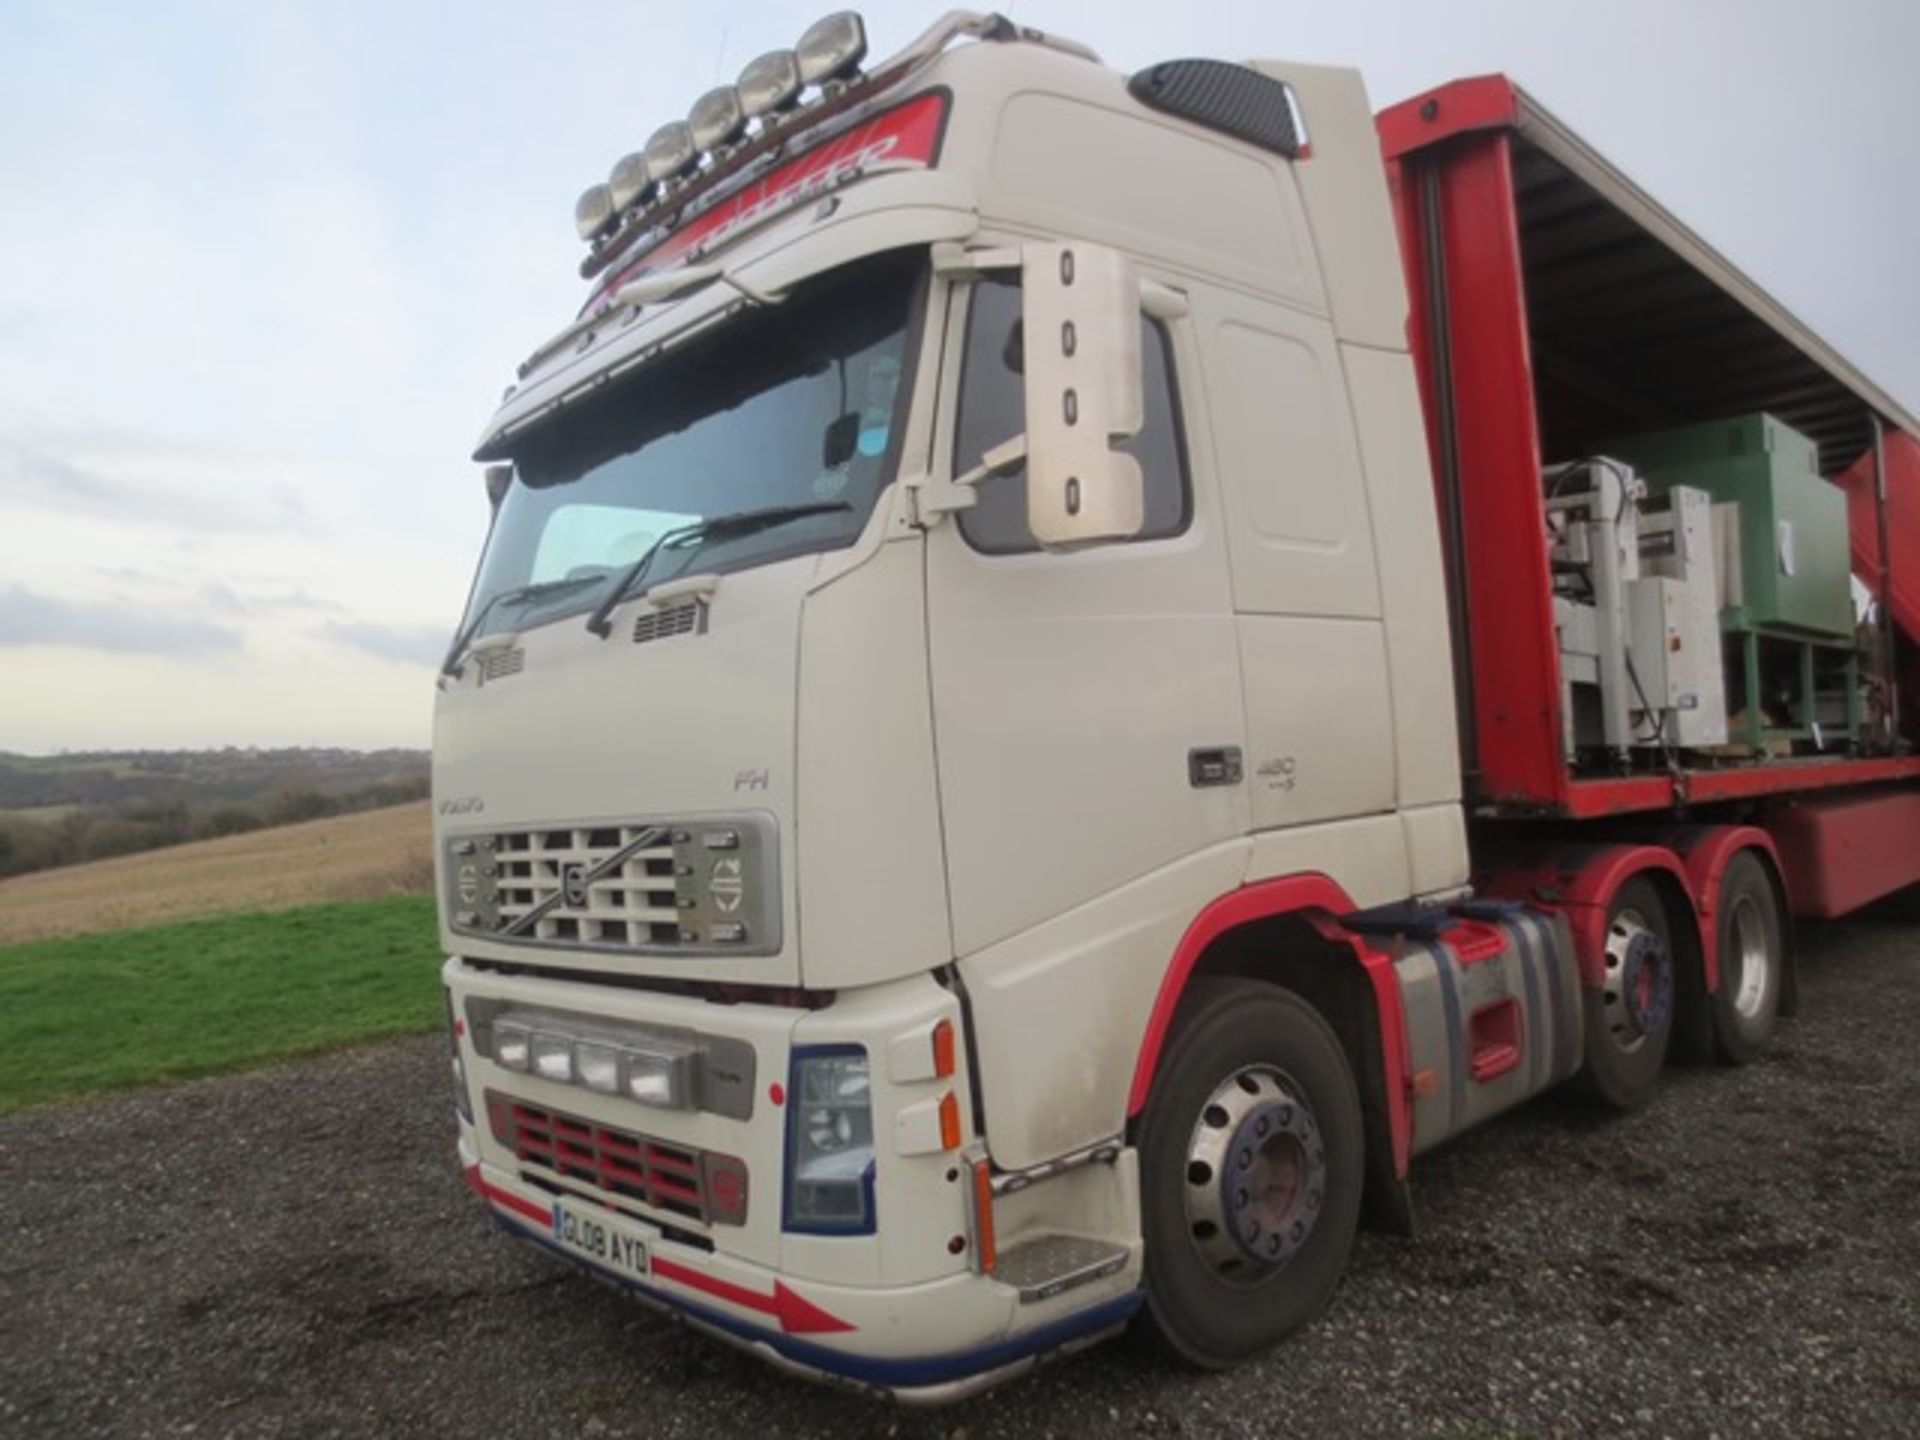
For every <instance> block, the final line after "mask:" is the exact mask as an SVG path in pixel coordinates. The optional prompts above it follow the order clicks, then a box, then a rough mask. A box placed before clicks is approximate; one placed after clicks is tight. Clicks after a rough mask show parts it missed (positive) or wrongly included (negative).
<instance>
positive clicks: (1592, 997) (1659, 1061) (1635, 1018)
mask: <svg viewBox="0 0 1920 1440" xmlns="http://www.w3.org/2000/svg"><path fill="white" fill-rule="evenodd" d="M1602 960H1603V966H1602V973H1601V979H1600V987H1599V989H1597V990H1596V989H1588V990H1587V991H1586V992H1585V1005H1584V1007H1583V1008H1584V1010H1585V1025H1586V1040H1587V1065H1586V1071H1585V1080H1586V1084H1587V1087H1588V1088H1589V1089H1590V1090H1592V1091H1593V1092H1594V1093H1595V1094H1596V1095H1598V1096H1599V1097H1600V1098H1601V1099H1602V1100H1604V1101H1605V1102H1606V1103H1607V1104H1609V1105H1611V1106H1613V1107H1614V1108H1615V1109H1617V1110H1632V1109H1635V1108H1637V1107H1639V1106H1641V1105H1644V1104H1646V1102H1647V1101H1648V1100H1650V1099H1652V1098H1653V1090H1654V1086H1655V1085H1656V1084H1657V1083H1658V1082H1659V1079H1660V1071H1661V1068H1662V1067H1663V1066H1664V1065H1665V1064H1666V1060H1667V1043H1668V1041H1669V1040H1670V1039H1671V1038H1672V1036H1673V991H1674V973H1673V967H1674V953H1673V924H1672V919H1671V917H1670V916H1669V915H1668V914H1667V903H1666V901H1665V899H1664V898H1663V897H1662V896H1661V894H1660V891H1659V889H1658V888H1657V887H1656V886H1655V885H1654V883H1653V882H1652V881H1651V880H1649V879H1647V878H1645V877H1644V876H1637V877H1635V878H1634V879H1632V880H1629V881H1627V883H1626V884H1624V885H1622V886H1621V887H1620V888H1619V890H1617V891H1616V892H1615V893H1614V897H1613V903H1612V904H1611V905H1610V906H1608V907H1607V930H1606V939H1605V951H1604V954H1603V956H1602Z"/></svg>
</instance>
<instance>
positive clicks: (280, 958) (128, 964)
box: [0, 837, 443, 1112]
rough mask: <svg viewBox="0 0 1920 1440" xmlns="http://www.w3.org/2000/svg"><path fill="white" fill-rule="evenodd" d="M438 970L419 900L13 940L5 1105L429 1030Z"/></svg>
mask: <svg viewBox="0 0 1920 1440" xmlns="http://www.w3.org/2000/svg"><path fill="white" fill-rule="evenodd" d="M248 838H249V839H251V838H255V837H248ZM141 858H142V860H144V861H146V862H147V863H152V860H153V857H144V856H143V857H141ZM439 967H440V953H439V945H438V937H437V934H436V931H435V928H434V916H433V901H432V899H431V898H429V897H425V896H413V895H409V896H391V897H388V898H385V899H379V900H361V901H351V902H345V903H336V904H327V905H309V906H304V907H301V908H299V909H293V910H284V911H280V912H278V913H270V914H262V913H250V914H242V915H225V916H219V917H216V918H212V919H202V920H188V921H183V922H179V923H175V924H170V925H155V926H149V927H146V928H142V929H136V930H122V931H118V932H116V933H113V934H107V935H77V936H71V937H68V938H64V939H57V940H41V941H37V942H34V943H31V944H26V945H15V946H12V947H10V948H8V949H3V950H0V1112H5V1111H8V1110H16V1109H19V1108H21V1107H22V1106H26V1105H36V1104H41V1103H44V1102H46V1101H50V1100H63V1099H73V1098H78V1097H81V1096H86V1095H95V1094H100V1093H103V1092H106V1091H110V1090H121V1089H125V1088H128V1087H130V1086H135V1085H145V1084H149V1083H151V1082H153V1081H156V1080H180V1079H186V1078H188V1077H191V1076H195V1075H210V1074H215V1073H218V1072H220V1071H226V1070H238V1069H242V1068H245V1067H247V1066H251V1065H258V1064H261V1063H263V1062H265V1061H269V1060H276V1059H280V1058H283V1057H288V1056H294V1055H306V1054H312V1053H314V1052H316V1051H321V1050H330V1049H334V1048H337V1047H339V1046H341V1045H346V1044H350V1043H353V1042H356V1041H361V1040H372V1039H378V1038H381V1037H384V1036H390V1035H401V1034H407V1033H410V1032H415V1031H421V1030H428V1029H431V1028H433V1027H434V1026H436V1025H439V1024H441V1023H442V1022H443V1010H442V1005H441V999H440V982H439Z"/></svg>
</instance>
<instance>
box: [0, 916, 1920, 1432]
mask: <svg viewBox="0 0 1920 1440" xmlns="http://www.w3.org/2000/svg"><path fill="white" fill-rule="evenodd" d="M1804 939H1805V943H1804V947H1803V950H1804V953H1803V961H1802V993H1803V1015H1802V1017H1801V1018H1800V1019H1798V1020H1796V1021H1793V1022H1789V1023H1788V1024H1787V1026H1786V1027H1785V1028H1784V1030H1783V1033H1782V1035H1781V1037H1780V1040H1779V1042H1778V1043H1777V1046H1776V1049H1775V1051H1774V1053H1773V1054H1772V1056H1771V1057H1770V1058H1769V1059H1768V1060H1767V1061H1766V1062H1764V1063H1762V1064H1760V1065H1758V1066H1756V1067H1753V1068H1750V1069H1747V1070H1743V1071H1720V1072H1717V1073H1710V1072H1686V1071H1682V1072H1678V1073H1675V1074H1673V1075H1672V1076H1671V1077H1670V1080H1669V1083H1668V1084H1667V1085H1666V1087H1665V1089H1664V1090H1663V1092H1662V1094H1661V1096H1660V1098H1659V1099H1658V1100H1657V1101H1656V1102H1655V1103H1654V1104H1653V1105H1652V1106H1651V1107H1650V1108H1649V1109H1648V1110H1646V1111H1645V1112H1643V1113H1641V1114H1639V1115H1636V1116H1633V1117H1631V1118H1628V1119H1624V1120H1619V1119H1611V1118H1606V1117H1602V1116H1599V1115H1596V1114H1594V1113H1592V1112H1590V1111H1587V1110H1584V1109H1582V1108H1581V1107H1580V1106H1579V1105H1577V1104H1576V1103H1574V1102H1572V1101H1570V1100H1566V1099H1560V1098H1556V1097H1548V1098H1547V1099H1545V1100H1543V1101H1541V1102H1539V1103H1536V1104H1534V1105H1532V1106H1530V1107H1527V1108H1526V1109H1525V1110H1523V1111H1522V1112H1520V1113H1519V1114H1517V1115H1514V1116H1511V1117H1508V1118H1506V1119H1504V1120H1502V1121H1498V1122H1495V1123H1494V1124H1493V1125H1492V1126H1490V1127H1489V1128H1487V1129H1485V1130H1483V1131H1480V1132H1478V1133H1476V1134H1474V1135H1472V1136H1470V1137H1468V1138H1466V1139H1464V1140H1463V1141H1461V1142H1459V1143H1458V1144H1456V1145H1454V1146H1452V1147H1450V1148H1449V1149H1447V1150H1446V1151H1444V1152H1442V1153H1441V1154H1439V1155H1435V1156H1431V1157H1428V1158H1427V1159H1426V1160H1425V1161H1423V1162H1422V1163H1421V1164H1420V1165H1419V1166H1418V1167H1417V1168H1416V1172H1415V1192H1414V1193H1415V1201H1416V1205H1417V1207H1418V1210H1419V1215H1420V1220H1421V1224H1422V1228H1423V1232H1424V1233H1423V1235H1422V1237H1421V1238H1420V1239H1419V1240H1417V1241H1413V1242H1408V1241H1402V1240H1397V1239H1392V1238H1388V1237H1384V1236H1380V1235H1374V1234H1363V1235H1362V1236H1361V1239H1360V1243H1359V1246H1358V1250H1357V1253H1356V1255H1355V1257H1354V1264H1353V1270H1352V1273H1351V1274H1350V1276H1349V1278H1348V1280H1347V1282H1346V1284H1345V1285H1344V1286H1343V1288H1342V1289H1341V1291H1340V1294H1339V1296H1338V1298H1337V1299H1336V1301H1335V1304H1334V1308H1333V1310H1332V1311H1331V1312H1330V1314H1329V1315H1328V1316H1327V1317H1326V1318H1325V1319H1323V1320H1322V1321H1320V1322H1319V1323H1318V1324H1316V1325H1314V1326H1312V1327H1311V1328H1310V1329H1309V1330H1308V1331H1307V1332H1306V1333H1304V1334H1302V1335H1300V1336H1298V1337H1296V1338H1295V1339H1294V1340H1293V1341H1292V1342H1291V1343H1289V1344H1287V1345H1286V1346H1284V1347H1282V1348H1281V1349H1280V1350H1279V1351H1277V1352H1276V1353H1275V1354H1273V1355H1272V1356H1271V1357H1269V1358H1268V1359H1266V1360H1265V1361H1263V1362H1261V1363H1258V1364H1255V1365H1253V1366H1250V1367H1248V1368H1246V1369H1243V1370H1241V1371H1238V1372H1235V1373H1232V1374H1227V1375H1215V1376H1200V1375H1194V1374H1190V1373H1187V1372H1183V1371H1181V1370H1178V1369H1175V1368H1173V1367H1171V1366H1169V1365H1167V1364H1165V1363H1163V1362H1161V1361H1158V1360H1156V1359H1152V1358H1149V1357H1147V1356H1145V1355H1144V1354H1142V1353H1141V1352H1140V1351H1139V1349H1138V1348H1137V1347H1129V1346H1125V1345H1119V1346H1114V1345H1109V1346H1107V1347H1104V1348H1102V1349H1100V1350H1097V1351H1094V1352H1092V1353H1090V1354H1086V1355H1082V1356H1079V1357H1075V1358H1072V1359H1070V1360H1067V1361H1065V1362H1063V1363H1061V1364H1059V1365H1055V1366H1051V1367H1049V1368H1047V1369H1046V1370H1044V1371H1042V1372H1041V1373H1040V1374H1038V1375H1035V1376H1031V1377H1029V1378H1027V1379H1025V1380H1022V1381H1019V1382H1016V1383H1015V1384H1014V1385H1011V1386H1008V1387H1006V1388H1004V1389H1002V1390H1000V1391H998V1392H996V1393H994V1394H992V1395H989V1396H986V1397H983V1398H981V1399H978V1400H975V1401H972V1402H969V1403H967V1404H965V1405H962V1406H958V1407H955V1408H953V1409H950V1410H945V1411H940V1412H935V1413H932V1414H926V1413H921V1412H912V1411H902V1410H898V1409H895V1408H892V1407H889V1406H885V1405H881V1404H878V1403H875V1402H871V1401H865V1400H861V1399H858V1398H856V1397H852V1396H847V1395H843V1394H840V1393H837V1392H832V1391H828V1390H823V1389H819V1388H816V1387H812V1386H808V1385H805V1384H802V1383H801V1382H798V1381H793V1380H788V1379H785V1378H784V1377H781V1376H779V1375H777V1374H776V1373H774V1372H773V1371H771V1370H770V1369H768V1368H765V1367H763V1366H762V1365H760V1364H759V1363H757V1362H755V1361H753V1360H751V1359H749V1358H747V1357H745V1356H742V1355H739V1354H737V1353H735V1352H734V1351H732V1350H730V1349H728V1348H726V1347H723V1346H721V1345H719V1344H717V1343H715V1342H712V1341H709V1340H706V1339H703V1338H701V1337H698V1336H695V1335H691V1334H687V1333H685V1332H683V1331H681V1330H679V1329H677V1328H675V1327H673V1326H671V1325H669V1324H667V1323H666V1322H664V1321H663V1320H661V1319H659V1318H657V1317H655V1316H654V1315H653V1314H652V1313H651V1312H648V1311H646V1310H643V1309H642V1308H640V1307H639V1306H637V1305H634V1304H632V1303H631V1302H629V1301H625V1300H622V1299H621V1298H619V1297H618V1296H616V1295H613V1294H610V1293H608V1292H607V1291H605V1290H603V1289H601V1288H600V1287H598V1286H596V1285H593V1284H591V1283H590V1282H588V1281H586V1280H584V1279H581V1278H578V1277H577V1276H575V1275H574V1274H573V1273H572V1272H570V1271H568V1270H567V1269H565V1268H564V1267H563V1266H561V1265H560V1264H559V1263H557V1262H554V1261H550V1260H548V1259H547V1258H546V1257H544V1256H542V1255H540V1254H538V1253H535V1252H532V1251H530V1250H528V1249H526V1248H523V1247H520V1246H516V1245H512V1244H510V1243H508V1242H506V1241H505V1240H504V1239H502V1238H499V1237H497V1236H496V1235H495V1233H494V1232H493V1231H492V1229H491V1228H490V1227H489V1226H488V1225H487V1224H486V1223H485V1222H484V1220H483V1219H482V1216H481V1212H480V1210H479V1208H478V1206H477V1204H476V1203H475V1202H474V1201H472V1200H471V1198H470V1197H469V1196H468V1195H467V1193H466V1191H465V1190H464V1189H463V1187H462V1186H461V1184H460V1182H459V1178H458V1175H457V1173H456V1170H455V1167H454V1164H453V1161H452V1156H451V1146H452V1139H451V1134H450V1117H449V1116H448V1113H447V1102H446V1084H445V1069H444V1067H445V1060H444V1058H443V1057H444V1052H443V1050H442V1049H441V1043H440V1041H438V1040H437V1039H430V1040H420V1041H413V1042H408V1043H405V1044H401V1045H394V1046H387V1047H382V1048H379V1049H370V1050H364V1051H360V1052H357V1053H353V1054H347V1055H341V1056H336V1057H332V1058H329V1059H325V1060H320V1061H311V1062H306V1063H302V1064H299V1065H293V1066H287V1067H284V1068H281V1069H277V1070H273V1071H269V1072H265V1073H261V1074H255V1075H250V1076H243V1077H239V1078H232V1079H223V1080H216V1081H208V1082H203V1083H196V1084H193V1085H187V1086H182V1087H179V1088H175V1089H170V1090H164V1091H153V1092H149V1093H146V1094H143V1095H140V1096H137V1097H134V1098H132V1099H123V1100H115V1101H112V1102H105V1103H98V1104H91V1105H83V1106H75V1107H69V1108H63V1109H55V1110H43V1111H38V1112H34V1113H28V1114H23V1115H17V1116H14V1117H12V1118H10V1119H8V1120H6V1121H4V1122H0V1181H3V1183H0V1434H4V1435H8V1436H39V1435H83V1434H84V1435H174V1434H189V1433H194V1434H203V1435H205V1434H213V1435H322V1434H352V1435H370V1434H399V1435H422V1434H433V1433H449V1434H451V1433H454V1432H456V1431H457V1432H466V1433H476V1434H481V1435H485V1436H487V1437H489V1440H493V1437H512V1436H521V1435H539V1436H565V1435H596V1436H598V1435H623V1434H632V1435H680V1434H689V1435H700V1436H702V1437H712V1436H714V1435H716V1434H718V1435H736V1434H780V1435H795V1436H801V1435H854V1434H874V1435H899V1436H903V1437H905V1436H938V1437H946V1440H953V1437H957V1436H961V1435H964V1436H966V1437H968V1440H974V1437H985V1436H992V1435H1022V1436H1024V1435H1044V1434H1055V1435H1069V1434H1082V1433H1092V1432H1098V1433H1103V1434H1112V1433H1138V1434H1153V1435H1188V1436H1205V1437H1208V1440H1215V1437H1221V1436H1233V1435H1276V1436H1277V1435H1294V1434H1298V1435H1315V1436H1340V1437H1347V1436H1369V1435H1437V1436H1447V1437H1455V1440H1467V1437H1494V1436H1509V1435H1529V1436H1570V1435H1606V1436H1614V1435H1639V1434H1647V1435H1675V1436H1693V1435H1720V1436H1734V1435H1847V1436H1866V1435H1888V1436H1891V1435H1913V1434H1917V1433H1920V1103H1916V1102H1917V1101H1920V1095H1917V1094H1916V1091H1915V1086H1914V1081H1913V1078H1912V1077H1913V1061H1914V1059H1915V1058H1916V1055H1920V1047H1917V1046H1916V1043H1915V1041H1916V1036H1917V1035H1920V929H1915V928H1912V927H1902V926H1900V925H1896V924H1892V923H1873V922H1866V921H1861V922H1855V923H1851V924H1848V925H1844V926H1833V927H1826V928H1821V929H1817V930H1812V931H1810V932H1809V933H1808V934H1807V935H1806V936H1805V937H1804Z"/></svg>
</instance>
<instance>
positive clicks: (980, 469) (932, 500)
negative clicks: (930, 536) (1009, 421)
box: [905, 435, 1027, 525]
mask: <svg viewBox="0 0 1920 1440" xmlns="http://www.w3.org/2000/svg"><path fill="white" fill-rule="evenodd" d="M1026 459H1027V437H1026V436H1024V435H1015V436H1014V437H1013V438H1012V439H1010V440H1002V441H1001V442H1000V443H999V444H998V445H996V446H994V447H993V448H992V449H991V450H989V451H987V452H986V453H985V454H984V455H982V456H981V457H980V463H979V464H978V465H976V466H974V467H973V468H972V469H971V470H969V471H967V472H966V474H964V475H956V476H954V477H953V478H952V479H951V480H935V479H933V478H932V477H931V476H927V475H920V476H915V477H912V478H910V479H908V480H907V481H906V482H905V484H906V486H907V488H908V489H909V490H910V491H911V492H912V494H913V497H914V501H913V504H914V510H915V513H916V514H917V516H918V517H919V523H920V524H922V525H926V524H928V523H930V522H932V521H933V520H935V519H937V518H939V517H940V516H942V515H946V514H949V513H951V512H952V511H955V510H968V509H971V508H972V507H973V503H974V500H975V499H976V498H977V496H976V493H975V488H974V487H976V486H977V485H979V484H980V482H981V481H983V480H991V479H992V478H993V477H994V476H996V475H1004V474H1006V473H1007V472H1008V471H1009V470H1017V469H1019V468H1020V467H1021V466H1022V465H1024V464H1025V463H1026Z"/></svg>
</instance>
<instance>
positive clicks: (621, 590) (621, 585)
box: [587, 500, 853, 640]
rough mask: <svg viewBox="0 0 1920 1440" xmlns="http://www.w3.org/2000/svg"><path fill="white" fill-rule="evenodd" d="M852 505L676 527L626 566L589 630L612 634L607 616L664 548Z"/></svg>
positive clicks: (785, 509)
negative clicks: (624, 571)
mask: <svg viewBox="0 0 1920 1440" xmlns="http://www.w3.org/2000/svg"><path fill="white" fill-rule="evenodd" d="M852 508H853V506H851V505H849V504H848V503H847V502H846V501H844V500H820V501H814V502H812V503H811V504H806V505H769V506H767V507H766V508H765V509H762V510H736V511H734V512H733V513H732V514H731V515H714V516H711V517H709V518H708V519H705V520H695V521H694V522H693V523H692V524H690V525H679V526H676V527H674V528H673V529H671V530H669V531H667V533H666V534H664V535H662V536H661V537H660V538H659V539H658V540H656V541H654V542H653V544H651V545H649V546H648V547H647V548H646V552H645V553H644V554H642V555H641V557H640V558H639V559H638V560H636V561H634V562H633V564H631V565H629V566H628V567H627V573H626V574H624V575H622V576H621V577H620V579H619V581H618V582H617V583H616V584H615V585H614V587H613V588H612V589H611V590H609V591H607V593H606V594H605V596H603V597H602V598H601V601H600V603H599V604H598V605H596V606H595V607H594V610H593V614H591V615H589V616H588V617H587V629H589V630H591V631H592V632H593V633H594V634H596V635H598V636H599V637H600V638H601V639H602V640H604V639H606V638H607V636H609V635H611V634H612V633H613V624H612V622H611V621H610V620H608V619H607V617H608V616H609V615H611V614H613V607H614V606H616V605H618V604H619V603H620V602H621V601H622V600H624V599H626V598H627V596H628V595H630V594H632V593H633V587H634V586H636V585H638V584H639V583H640V581H641V580H642V579H643V578H644V577H645V576H646V573H647V571H648V570H649V569H651V568H652V566H653V559H654V556H656V555H658V554H659V553H660V552H661V551H662V550H679V549H683V548H684V547H686V546H688V545H692V544H695V543H697V542H699V541H702V540H713V539H717V538H719V537H720V536H723V535H724V536H735V535H751V534H753V533H754V531H756V530H771V529H772V528H773V527H774V526H776V525H785V524H786V523H787V522H788V521H790V520H804V519H806V518H807V517H808V516H809V515H831V514H833V513H834V512H835V511H837V510H851V509H852Z"/></svg>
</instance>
